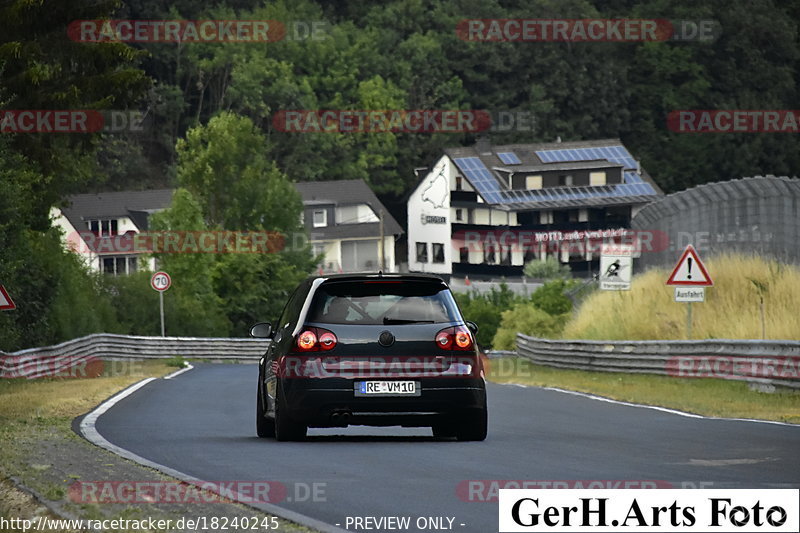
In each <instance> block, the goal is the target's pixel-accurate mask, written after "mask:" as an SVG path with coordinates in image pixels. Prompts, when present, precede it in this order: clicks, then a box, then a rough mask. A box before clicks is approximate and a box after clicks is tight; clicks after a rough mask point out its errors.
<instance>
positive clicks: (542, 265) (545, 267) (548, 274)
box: [523, 256, 572, 280]
mask: <svg viewBox="0 0 800 533" xmlns="http://www.w3.org/2000/svg"><path fill="white" fill-rule="evenodd" d="M523 272H524V273H525V275H526V276H528V277H529V278H534V279H541V280H548V279H567V278H569V277H570V276H571V273H572V271H571V270H570V268H569V265H566V264H563V263H562V262H561V261H559V260H558V258H557V257H553V256H548V257H547V258H546V259H545V260H544V261H540V260H538V259H536V260H533V261H531V262H530V263H528V264H527V265H525V268H524V269H523Z"/></svg>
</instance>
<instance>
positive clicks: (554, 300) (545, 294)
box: [531, 280, 572, 315]
mask: <svg viewBox="0 0 800 533" xmlns="http://www.w3.org/2000/svg"><path fill="white" fill-rule="evenodd" d="M568 286H569V285H568V284H567V282H566V281H564V280H556V281H550V282H548V283H545V284H544V285H542V286H541V287H539V288H538V289H536V291H534V293H533V294H532V295H531V302H532V303H533V305H535V306H536V307H538V308H539V309H541V310H542V311H544V312H545V313H547V314H548V315H562V314H564V313H569V312H570V311H571V310H572V301H571V300H570V299H569V298H567V296H566V295H565V294H564V290H565V289H567V287H568Z"/></svg>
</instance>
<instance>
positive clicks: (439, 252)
mask: <svg viewBox="0 0 800 533" xmlns="http://www.w3.org/2000/svg"><path fill="white" fill-rule="evenodd" d="M431 246H432V248H433V262H434V263H444V244H442V243H440V242H435V243H433V244H432V245H431Z"/></svg>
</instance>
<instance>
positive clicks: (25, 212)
mask: <svg viewBox="0 0 800 533" xmlns="http://www.w3.org/2000/svg"><path fill="white" fill-rule="evenodd" d="M107 18H111V19H147V20H155V19H167V20H178V19H186V20H206V19H213V20H237V19H246V20H267V21H280V22H281V23H282V25H283V27H284V28H285V30H286V31H285V34H284V35H283V36H282V38H281V39H280V40H277V41H274V42H238V43H233V42H225V43H218V42H203V43H200V42H186V43H170V42H165V43H147V44H143V43H124V42H108V41H105V42H79V41H77V40H75V39H73V38H70V36H69V35H68V33H69V32H68V28H69V26H70V23H72V22H74V21H76V20H97V19H107ZM492 18H504V19H511V18H526V19H530V18H539V19H548V18H561V19H582V18H593V19H594V18H600V19H618V18H630V19H668V20H672V21H697V22H699V21H712V22H713V25H714V28H715V31H714V35H713V37H712V38H709V39H701V40H681V39H667V40H663V41H657V42H603V43H597V42H504V41H498V42H495V41H481V40H467V39H464V38H463V35H460V34H459V32H458V31H457V27H459V24H460V23H461V22H462V21H464V20H465V19H492ZM798 19H800V1H798V0H791V1H784V2H778V1H773V0H731V1H722V0H706V1H697V0H692V1H689V0H640V1H632V0H607V1H599V0H594V1H591V0H529V1H523V0H505V1H502V0H460V1H444V0H392V1H385V2H365V1H347V2H345V1H341V0H295V1H277V2H263V1H255V0H220V1H218V2H216V3H214V4H213V5H212V4H210V3H204V2H196V1H193V0H173V1H169V2H168V1H165V0H128V1H125V2H116V1H113V0H99V1H98V0H91V1H90V0H72V1H69V2H48V1H39V2H35V1H34V2H31V1H29V0H10V1H7V2H3V3H2V4H0V107H1V108H2V109H5V110H22V109H91V110H101V111H108V110H117V111H121V110H127V111H136V112H138V113H140V114H141V116H142V117H144V120H143V121H142V124H141V127H138V128H135V129H134V130H132V131H117V132H106V133H93V134H57V135H53V134H44V133H38V134H30V133H29V134H25V133H13V132H8V131H7V130H5V129H4V130H3V133H2V134H0V158H1V159H2V161H3V165H2V168H0V250H2V256H1V257H0V283H2V284H4V285H5V286H6V287H7V288H9V289H10V290H12V291H13V293H14V294H15V295H16V297H17V299H18V300H20V301H21V302H24V305H20V308H19V309H18V310H16V311H15V312H13V313H3V314H2V315H0V349H4V350H9V349H15V348H19V347H22V346H29V345H35V344H44V343H51V342H55V341H57V340H63V339H66V338H72V337H75V336H79V335H82V334H85V333H88V332H92V331H101V330H106V331H120V332H130V333H141V334H153V333H155V332H156V330H157V326H156V323H155V320H154V318H153V314H152V313H150V312H149V311H145V308H147V309H149V307H147V306H150V305H154V304H153V302H154V301H155V300H154V299H155V295H154V294H153V291H151V290H150V289H149V288H146V290H144V289H140V288H139V287H140V285H145V284H146V280H144V281H143V280H142V279H133V280H131V279H115V280H109V279H103V278H102V277H97V276H93V275H90V274H89V273H88V272H87V271H86V270H85V268H84V267H83V266H82V264H81V262H80V261H79V259H78V258H77V257H76V256H74V254H70V253H68V252H66V251H64V250H63V249H62V247H61V245H60V236H59V235H58V233H57V232H56V231H55V230H53V229H52V228H51V227H50V221H49V218H48V214H49V211H50V208H51V207H52V206H57V205H59V204H60V203H61V202H63V199H64V198H65V197H66V196H67V195H69V194H73V193H79V192H93V191H102V190H127V189H145V188H155V187H174V188H180V192H179V194H176V196H175V201H174V204H173V206H172V207H171V208H170V209H169V210H167V211H166V212H164V213H163V214H161V215H160V216H159V217H156V221H155V222H156V224H157V225H160V226H159V227H164V228H172V229H204V228H208V229H228V230H241V229H266V230H278V231H284V232H288V231H294V230H297V224H296V223H295V222H294V221H295V220H296V219H297V216H296V215H297V213H298V212H299V209H300V204H299V199H298V198H297V195H296V193H294V191H293V188H292V187H291V182H294V181H314V180H336V179H353V178H362V179H364V180H366V181H367V182H368V183H369V184H370V185H371V186H372V188H373V189H374V190H375V192H376V193H377V194H379V195H380V197H381V199H382V200H384V201H385V202H386V203H387V205H389V206H390V208H391V209H393V210H394V211H396V214H397V215H399V216H400V217H401V218H402V215H403V202H404V195H406V194H407V193H408V192H409V191H410V189H411V187H413V186H414V185H415V182H416V179H417V178H416V176H415V174H414V171H413V170H414V168H417V167H421V166H426V165H429V164H430V163H431V162H432V159H433V158H434V157H436V156H437V155H439V154H440V153H441V150H442V148H443V147H447V146H458V145H467V144H471V143H473V142H475V139H476V134H475V133H474V132H466V133H448V132H438V133H404V132H390V131H387V132H380V133H370V132H355V133H329V132H320V133H313V132H311V133H307V132H306V133H286V132H283V131H280V130H281V128H276V126H275V122H274V117H275V116H276V114H278V113H280V112H282V111H285V110H325V109H350V110H401V109H410V110H420V109H422V110H425V109H439V110H453V109H473V110H486V111H487V112H488V113H489V114H490V115H492V116H496V115H497V114H498V113H501V112H506V113H517V114H518V116H526V117H530V118H531V120H530V121H529V124H528V125H527V127H524V128H507V129H503V128H496V129H495V130H494V131H491V132H490V135H491V141H492V142H493V143H495V144H501V143H510V142H536V141H552V140H554V139H556V138H561V139H562V140H565V141H567V140H582V139H594V138H606V137H619V138H621V139H622V140H623V142H624V143H625V144H626V145H627V146H628V147H629V148H630V149H631V151H632V152H633V153H634V154H635V155H636V156H637V157H639V158H641V161H642V165H643V166H644V168H646V169H647V170H648V171H649V173H650V174H651V175H652V176H653V177H654V178H655V180H656V181H657V182H658V183H659V185H661V187H662V188H663V189H664V190H665V191H667V192H671V191H676V190H681V189H683V188H686V187H689V186H693V185H696V184H700V183H705V182H709V181H717V180H726V179H733V178H737V177H742V176H751V175H759V174H776V175H783V174H788V175H795V174H796V173H797V169H798V168H800V149H798V148H800V142H799V141H798V136H797V134H796V133H794V134H793V133H735V134H734V133H726V134H687V133H675V132H672V131H670V129H669V128H668V127H667V117H668V115H669V113H670V112H672V111H674V110H681V109H745V110H754V109H759V110H779V109H794V108H796V102H797V101H798V96H799V95H798V88H797V83H796V82H797V78H798V75H797V70H798V64H799V61H800V37H799V35H798V28H797V24H798ZM311 29H313V30H314V31H311ZM264 213H270V215H269V216H263V214H264ZM289 220H292V222H287V221H289ZM272 255H274V256H275V257H244V258H242V257H234V258H232V257H219V258H207V257H206V258H202V259H199V258H196V257H191V258H186V257H181V258H175V257H164V258H161V259H162V264H166V265H167V266H168V267H170V268H172V269H173V270H174V271H178V272H183V273H184V276H183V279H184V280H185V282H184V283H182V284H177V285H176V288H175V290H174V291H172V293H171V294H170V303H169V305H170V306H172V308H171V312H170V313H168V315H169V316H170V317H172V318H171V320H173V322H172V323H171V324H169V327H168V329H170V331H171V332H172V333H175V334H178V333H184V334H209V335H211V334H216V335H228V334H235V335H240V334H242V328H244V327H245V325H246V324H247V323H249V322H250V321H252V320H253V319H255V318H269V317H270V316H271V315H274V314H275V313H276V312H277V311H276V306H279V303H276V302H279V301H280V300H281V298H282V295H283V294H285V291H286V290H287V288H288V287H291V286H292V285H293V284H294V283H295V282H296V280H297V279H300V278H301V277H302V276H304V275H305V274H306V273H307V272H309V271H310V270H311V269H313V264H314V258H313V257H311V255H310V252H309V251H307V250H306V251H295V252H292V253H290V254H272ZM170 262H171V263H172V264H170ZM232 272H233V273H236V274H237V279H238V280H244V281H238V282H237V283H236V284H234V283H233V282H232V280H231V278H230V273H232ZM143 275H144V273H143ZM137 278H142V276H137ZM247 283H250V284H251V285H247V286H250V287H253V286H259V287H263V288H262V289H259V290H255V291H243V290H242V287H243V286H245V285H244V284H247ZM181 287H182V288H181ZM148 291H149V292H148ZM245 293H246V294H245ZM121 309H125V310H126V311H125V312H122V311H121Z"/></svg>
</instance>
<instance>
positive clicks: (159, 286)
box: [150, 271, 172, 337]
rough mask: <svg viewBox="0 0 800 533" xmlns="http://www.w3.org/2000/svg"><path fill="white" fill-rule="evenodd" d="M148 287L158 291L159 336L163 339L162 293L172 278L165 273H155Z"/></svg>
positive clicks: (170, 283)
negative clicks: (159, 311) (159, 312)
mask: <svg viewBox="0 0 800 533" xmlns="http://www.w3.org/2000/svg"><path fill="white" fill-rule="evenodd" d="M150 286H151V287H153V289H154V290H157V291H158V302H159V307H160V310H161V336H162V337H164V336H165V335H164V333H165V331H164V291H166V290H167V289H169V288H170V286H172V278H170V277H169V274H167V273H166V272H160V271H159V272H156V273H155V274H153V277H152V278H150Z"/></svg>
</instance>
